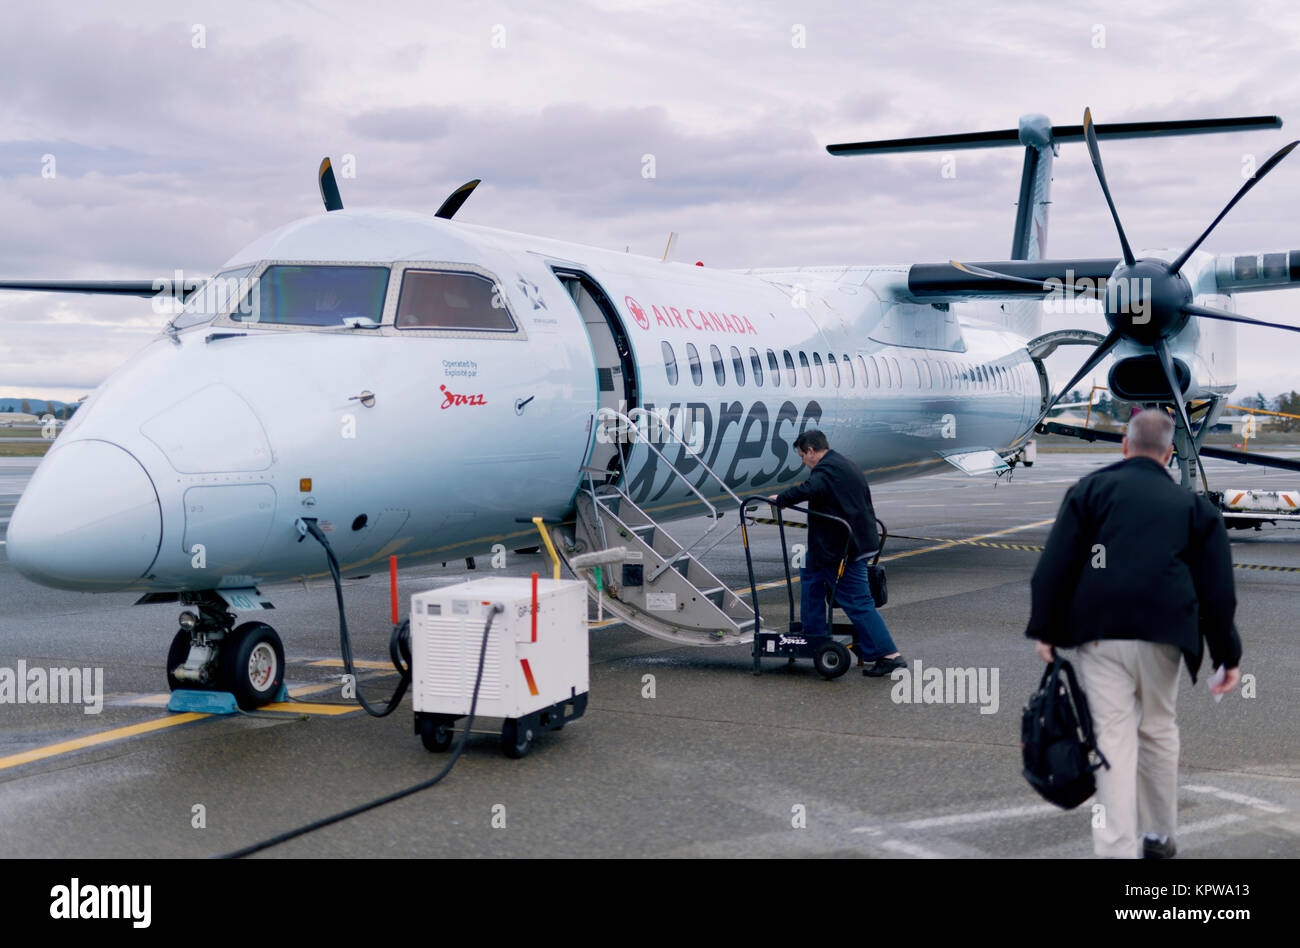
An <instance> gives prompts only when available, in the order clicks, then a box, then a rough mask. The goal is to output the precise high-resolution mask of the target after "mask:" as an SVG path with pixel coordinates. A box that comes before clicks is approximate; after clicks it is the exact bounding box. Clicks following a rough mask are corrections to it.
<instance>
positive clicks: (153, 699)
mask: <svg viewBox="0 0 1300 948" xmlns="http://www.w3.org/2000/svg"><path fill="white" fill-rule="evenodd" d="M356 664H360V662H357V663H356ZM392 668H393V666H392V665H389V666H388V670H389V671H392ZM338 687H339V683H338V682H337V681H326V682H318V683H316V684H313V685H299V686H298V687H296V688H290V689H289V697H291V698H299V697H302V696H303V695H314V694H319V693H320V692H322V691H331V690H333V689H335V688H338ZM170 700H171V695H170V694H169V693H167V692H163V693H162V694H156V695H145V696H144V697H142V698H135V699H133V700H131V701H128V702H126V703H127V704H129V705H135V706H137V707H142V708H165V707H167V702H168V701H170ZM324 707H334V705H325V706H324ZM353 710H355V708H354V709H353ZM306 713H307V714H312V713H313V712H312V711H306ZM321 713H333V712H321Z"/></svg>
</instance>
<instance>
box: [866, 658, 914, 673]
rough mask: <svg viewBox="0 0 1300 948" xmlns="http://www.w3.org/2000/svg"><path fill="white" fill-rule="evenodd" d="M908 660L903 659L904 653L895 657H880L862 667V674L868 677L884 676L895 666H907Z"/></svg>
mask: <svg viewBox="0 0 1300 948" xmlns="http://www.w3.org/2000/svg"><path fill="white" fill-rule="evenodd" d="M906 667H907V662H906V661H904V660H903V656H902V655H895V656H894V657H893V658H878V659H876V660H875V661H874V662H872V663H871V664H870V665H868V666H867V667H866V668H864V669H862V674H864V675H866V676H867V677H868V678H884V677H885V676H886V675H888V674H889V673H890V672H892V671H893V670H894V669H895V668H906Z"/></svg>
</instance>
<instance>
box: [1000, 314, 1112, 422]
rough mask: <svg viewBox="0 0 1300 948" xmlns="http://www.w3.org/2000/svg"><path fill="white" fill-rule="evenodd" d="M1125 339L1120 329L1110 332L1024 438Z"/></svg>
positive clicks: (1048, 405) (1051, 400)
mask: <svg viewBox="0 0 1300 948" xmlns="http://www.w3.org/2000/svg"><path fill="white" fill-rule="evenodd" d="M1123 338H1124V336H1123V335H1122V334H1121V333H1120V331H1119V330H1118V329H1112V330H1111V331H1110V332H1108V333H1107V334H1106V338H1105V339H1103V340H1102V341H1101V343H1100V344H1099V345H1098V346H1097V348H1096V349H1093V350H1092V355H1090V356H1088V358H1086V359H1084V360H1083V365H1081V366H1079V371H1078V372H1075V373H1074V378H1072V379H1070V381H1068V382H1066V383H1065V387H1064V388H1062V389H1061V391H1060V394H1058V395H1057V396H1056V397H1055V398H1052V399H1050V400H1049V401H1048V402H1047V407H1045V408H1044V409H1043V411H1042V413H1041V414H1040V415H1039V416H1038V420H1037V421H1035V422H1034V423H1033V424H1032V425H1030V426H1029V431H1028V432H1026V433H1025V435H1024V436H1023V437H1024V438H1027V437H1029V435H1031V434H1033V433H1034V429H1036V428H1037V427H1038V426H1039V425H1040V424H1042V423H1043V419H1044V418H1046V417H1047V416H1048V415H1049V414H1050V413H1051V411H1052V409H1053V408H1055V407H1056V403H1057V402H1059V401H1060V400H1061V399H1062V398H1064V397H1065V395H1066V393H1067V392H1069V391H1070V389H1072V388H1074V386H1075V385H1076V384H1078V382H1079V380H1080V379H1081V378H1083V377H1084V376H1085V375H1087V374H1088V373H1089V372H1091V371H1092V370H1093V369H1095V368H1096V367H1097V366H1098V365H1100V364H1101V361H1102V360H1103V359H1105V358H1106V356H1108V355H1110V350H1111V349H1114V348H1115V347H1116V346H1117V345H1119V343H1120V340H1122V339H1123ZM1022 440H1023V439H1022ZM1017 443H1019V442H1018V441H1017V442H1013V443H1012V447H1014V446H1015V444H1017Z"/></svg>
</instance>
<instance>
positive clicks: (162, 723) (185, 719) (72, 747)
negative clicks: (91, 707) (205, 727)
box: [0, 712, 211, 770]
mask: <svg viewBox="0 0 1300 948" xmlns="http://www.w3.org/2000/svg"><path fill="white" fill-rule="evenodd" d="M207 717H211V715H208V714H196V713H194V712H186V713H185V714H173V715H169V716H168V717H165V718H155V719H154V720H152V721H143V722H141V723H140V724H129V725H127V726H126V727H116V728H112V729H111V730H108V731H101V732H100V733H98V734H90V735H87V736H86V737H78V738H74V739H72V740H70V741H61V742H59V743H58V744H50V745H48V746H46V747H38V748H36V749H35V750H29V751H23V752H22V753H21V754H10V755H9V756H8V757H0V770H6V769H8V768H10V767H19V766H21V765H23V764H30V763H32V762H33V761H37V760H45V759H46V758H48V757H57V756H59V755H60V754H67V753H70V752H72V751H78V750H84V749H85V748H87V747H95V746H97V745H99V744H111V743H113V742H114V741H120V740H125V739H126V738H128V737H135V736H136V735H139V734H149V733H151V732H153V731H160V730H162V729H163V728H167V727H175V726H176V725H177V724H189V723H190V722H191V721H198V720H201V719H203V718H207Z"/></svg>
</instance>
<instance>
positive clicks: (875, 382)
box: [867, 356, 880, 388]
mask: <svg viewBox="0 0 1300 948" xmlns="http://www.w3.org/2000/svg"><path fill="white" fill-rule="evenodd" d="M867 366H868V367H869V368H870V369H871V387H872V388H880V367H879V366H877V365H876V357H875V356H867Z"/></svg>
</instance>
